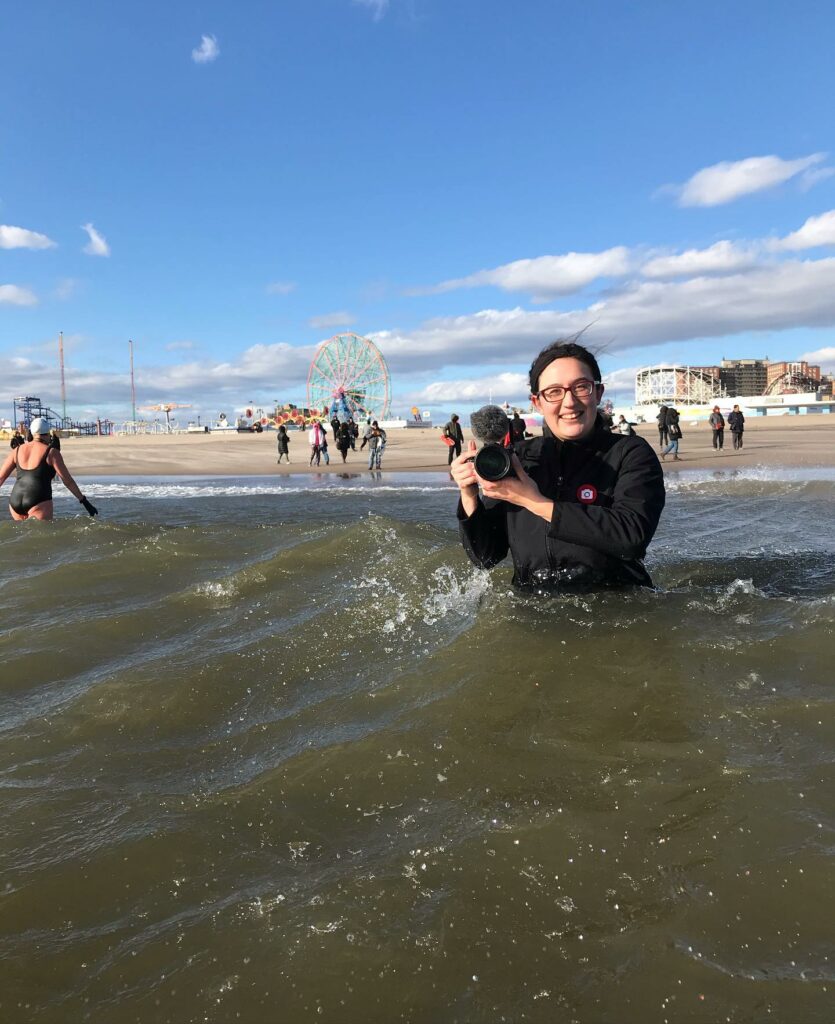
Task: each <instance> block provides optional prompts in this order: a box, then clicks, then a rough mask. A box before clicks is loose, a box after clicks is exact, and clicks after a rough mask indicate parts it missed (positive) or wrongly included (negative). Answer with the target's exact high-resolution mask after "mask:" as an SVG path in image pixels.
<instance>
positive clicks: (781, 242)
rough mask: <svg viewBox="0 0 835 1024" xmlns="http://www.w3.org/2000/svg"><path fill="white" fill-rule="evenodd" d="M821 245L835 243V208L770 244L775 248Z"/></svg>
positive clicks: (786, 248)
mask: <svg viewBox="0 0 835 1024" xmlns="http://www.w3.org/2000/svg"><path fill="white" fill-rule="evenodd" d="M819 245H835V210H828V211H827V212H826V213H821V214H819V215H818V216H817V217H809V219H808V220H807V221H806V222H805V223H804V224H803V226H802V227H800V228H798V229H797V231H792V233H791V234H790V235H786V237H785V238H780V239H777V240H775V241H774V242H772V243H771V245H770V246H769V247H770V248H771V249H774V250H790V251H796V250H798V249H814V248H815V247H816V246H819Z"/></svg>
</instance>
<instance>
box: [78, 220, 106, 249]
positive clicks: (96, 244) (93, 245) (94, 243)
mask: <svg viewBox="0 0 835 1024" xmlns="http://www.w3.org/2000/svg"><path fill="white" fill-rule="evenodd" d="M81 230H82V231H86V232H87V235H88V237H89V239H90V241H89V242H88V243H87V244H86V245H85V246H84V250H83V251H84V252H86V253H87V255H88V256H109V255H110V246H109V245H108V244H107V242H106V241H105V239H104V238H102V236H101V235H100V234H99V233H98V231H96V229H95V228H94V227H93V225H92V224H82V225H81Z"/></svg>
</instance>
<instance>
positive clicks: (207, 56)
mask: <svg viewBox="0 0 835 1024" xmlns="http://www.w3.org/2000/svg"><path fill="white" fill-rule="evenodd" d="M219 56H220V47H219V46H218V45H217V38H216V37H215V36H201V37H200V45H199V46H197V47H195V48H194V49H193V50H192V51H191V59H192V60H193V61H194V63H195V64H209V63H210V62H211V61H213V60H217V58H218V57H219Z"/></svg>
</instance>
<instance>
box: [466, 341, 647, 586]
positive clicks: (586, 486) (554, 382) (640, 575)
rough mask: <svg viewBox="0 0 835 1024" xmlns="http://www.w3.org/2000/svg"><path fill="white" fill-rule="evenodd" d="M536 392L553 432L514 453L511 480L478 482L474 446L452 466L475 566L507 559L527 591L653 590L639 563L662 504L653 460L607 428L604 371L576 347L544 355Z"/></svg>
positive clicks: (634, 440)
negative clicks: (602, 415) (601, 411)
mask: <svg viewBox="0 0 835 1024" xmlns="http://www.w3.org/2000/svg"><path fill="white" fill-rule="evenodd" d="M530 385H531V400H532V402H533V404H534V406H535V408H536V409H537V411H538V412H540V413H542V416H543V418H544V421H545V427H546V428H547V429H546V432H545V436H543V437H537V438H534V439H532V440H529V441H524V442H522V443H521V444H517V445H514V454H513V468H514V475H511V476H509V477H506V478H505V479H504V480H500V481H498V482H496V483H491V482H489V481H487V480H483V479H482V478H480V477H479V476H478V474H477V473H476V471H475V466H474V465H473V459H474V458H475V454H476V445H475V442H474V441H471V442H470V444H469V450H468V451H467V452H464V453H463V454H462V455H461V456H460V457H459V458H457V459H455V461H454V462H453V463H452V467H451V472H452V477H453V479H454V480H455V482H456V483H457V485H458V487H459V490H460V501H459V505H458V519H459V522H460V531H461V538H462V541H463V544H464V548H465V550H466V552H467V554H468V555H469V557H470V559H471V560H472V561H473V562H475V564H476V565H479V566H481V567H482V568H485V569H490V568H492V567H493V566H494V565H497V564H498V563H499V562H501V561H502V560H503V559H504V558H505V556H506V555H507V554H508V551H509V552H510V554H511V556H512V558H513V566H514V570H515V572H514V577H513V580H514V583H515V584H516V586H518V587H520V588H522V589H526V590H534V591H546V590H559V589H563V588H565V587H566V586H573V587H576V586H578V585H579V586H584V587H588V586H629V585H640V586H652V580H651V579H650V577H649V574H648V573H647V571H646V569H645V568H644V565H643V561H642V559H643V558H644V555H645V553H646V549H647V546H648V544H649V542H650V541H651V540H652V537H653V534H654V533H655V530H656V527H657V526H658V521H659V519H660V517H661V511H662V509H663V508H664V499H665V495H664V477H663V473H662V470H661V465H660V463H659V461H658V457H657V456H656V454H655V452H654V451H653V450H652V448H651V446H650V445H649V444H647V442H646V441H644V440H643V438H641V437H637V436H636V437H629V436H626V435H619V434H613V433H611V432H610V431H608V430H606V429H605V428H604V426H603V424H602V422H601V421H600V419H599V417H598V413H597V406H598V405H599V403H600V400H601V398H602V397H603V384H602V383H601V382H600V368H599V366H598V365H597V360H596V359H595V357H594V356H593V355H592V353H591V352H589V351H588V349H586V348H584V347H583V346H582V345H579V344H577V343H576V342H575V341H571V340H570V341H557V342H555V343H554V344H553V345H550V346H548V348H546V349H544V350H543V351H542V352H540V354H539V355H538V356H537V358H536V359H535V360H534V362H533V365H532V366H531V370H530ZM479 488H480V489H481V494H479Z"/></svg>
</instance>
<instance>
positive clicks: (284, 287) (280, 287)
mask: <svg viewBox="0 0 835 1024" xmlns="http://www.w3.org/2000/svg"><path fill="white" fill-rule="evenodd" d="M296 287H297V285H296V282H295V281H273V282H272V284H268V285H267V294H268V295H289V294H290V292H294V291H295V290H296Z"/></svg>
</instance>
